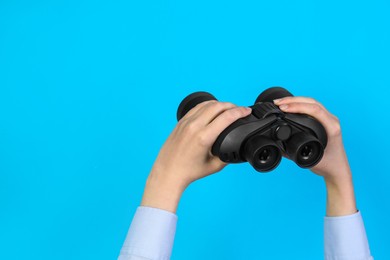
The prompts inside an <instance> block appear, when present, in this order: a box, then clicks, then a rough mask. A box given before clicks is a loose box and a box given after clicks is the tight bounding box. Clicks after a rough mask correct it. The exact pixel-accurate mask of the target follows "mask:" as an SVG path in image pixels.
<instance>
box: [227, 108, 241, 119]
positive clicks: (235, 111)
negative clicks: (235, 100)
mask: <svg viewBox="0 0 390 260" xmlns="http://www.w3.org/2000/svg"><path fill="white" fill-rule="evenodd" d="M241 115H242V112H241V110H240V109H231V110H229V113H227V118H228V119H229V120H234V119H236V118H237V117H239V116H241Z"/></svg>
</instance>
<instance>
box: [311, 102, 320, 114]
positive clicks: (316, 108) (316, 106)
mask: <svg viewBox="0 0 390 260" xmlns="http://www.w3.org/2000/svg"><path fill="white" fill-rule="evenodd" d="M311 109H312V111H313V113H315V114H319V113H321V112H322V107H321V106H320V105H319V104H317V103H315V104H312V106H311Z"/></svg>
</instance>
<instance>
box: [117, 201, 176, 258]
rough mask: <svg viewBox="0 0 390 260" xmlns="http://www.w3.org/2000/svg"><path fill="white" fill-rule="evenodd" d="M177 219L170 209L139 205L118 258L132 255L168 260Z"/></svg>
mask: <svg viewBox="0 0 390 260" xmlns="http://www.w3.org/2000/svg"><path fill="white" fill-rule="evenodd" d="M177 219H178V217H177V215H176V214H174V213H172V212H170V211H166V210H162V209H158V208H152V207H146V206H139V207H138V208H137V211H136V213H135V215H134V217H133V221H132V222H131V225H130V228H129V231H128V233H127V236H126V240H125V242H124V244H123V246H122V249H121V252H120V256H119V258H118V260H125V259H131V257H132V256H138V257H144V258H147V259H156V260H169V259H170V257H171V253H172V248H173V241H174V238H175V232H176V223H177Z"/></svg>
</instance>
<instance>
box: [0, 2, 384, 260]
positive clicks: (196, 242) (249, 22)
mask: <svg viewBox="0 0 390 260" xmlns="http://www.w3.org/2000/svg"><path fill="white" fill-rule="evenodd" d="M389 13H390V4H389V1H387V0H384V1H370V2H369V3H368V2H367V1H323V2H319V1H280V0H279V1H267V2H266V1H237V2H234V1H199V0H198V1H85V0H84V1H7V0H3V1H1V2H0V259H8V260H10V259H115V258H116V257H117V256H118V254H119V250H120V248H121V246H122V243H123V241H124V238H125V235H126V233H127V230H128V227H129V225H130V222H131V220H132V217H133V214H134V212H135V210H136V208H137V206H138V205H139V203H140V200H141V197H142V193H143V188H144V183H145V180H146V178H147V176H148V173H149V170H150V168H151V166H152V164H153V161H154V159H155V157H156V155H157V153H158V151H159V148H160V147H161V145H162V144H163V143H164V141H165V139H166V138H167V136H168V135H169V133H170V132H171V130H172V129H173V128H174V126H175V123H176V121H175V119H176V118H175V116H176V109H177V106H178V104H179V103H180V101H181V99H182V98H183V97H185V96H186V95H187V94H189V93H191V92H193V91H197V90H205V91H209V92H211V93H213V94H214V95H215V96H217V97H218V98H219V99H220V100H223V101H231V102H233V103H236V104H238V105H251V104H252V102H253V101H254V100H255V99H256V97H257V95H258V94H259V93H260V92H261V91H262V90H264V89H265V88H267V87H270V86H274V85H281V86H284V87H286V88H288V89H289V90H290V91H291V92H293V93H294V94H295V95H303V96H311V97H314V98H316V99H317V100H319V101H320V102H322V103H323V104H324V105H325V106H326V107H327V108H328V109H329V110H330V111H331V112H332V113H334V114H335V115H337V116H338V117H339V118H340V119H341V123H342V131H343V136H344V143H345V146H346V150H347V153H348V156H349V159H350V164H351V167H352V170H353V175H354V183H355V188H356V195H357V202H358V207H359V209H360V210H361V211H362V214H363V217H364V220H365V225H366V229H367V233H368V237H369V240H370V247H371V250H372V253H373V255H374V256H375V257H376V259H389V258H390V254H389V252H388V245H389V244H390V239H389V234H390V225H389V220H388V219H389V214H390V204H389V198H390V189H389V187H390V186H389V184H390V176H389V167H388V165H389V163H388V160H389V146H390V141H389V127H390V125H389V114H388V111H389V94H390V90H389V88H390V79H389V72H390V64H389V58H390V51H389V46H390V33H389V28H390V18H389V17H390V16H389ZM177 214H178V216H179V220H178V229H177V235H176V240H175V246H174V250H173V256H172V259H186V260H188V259H322V258H323V256H322V255H323V216H324V214H325V187H324V184H323V181H322V180H321V178H320V177H317V176H315V175H313V174H311V173H310V172H309V171H308V170H303V169H300V168H298V167H297V166H296V165H295V164H293V163H292V162H290V161H287V160H286V159H284V160H283V161H282V163H281V165H280V166H279V167H278V168H277V169H276V170H275V171H273V172H271V173H268V174H260V173H257V172H255V171H254V170H253V169H252V168H251V167H250V166H249V165H248V164H239V165H229V166H228V167H226V168H225V169H224V170H223V171H222V172H221V173H219V174H216V175H213V176H211V177H208V178H205V179H202V180H200V181H198V182H196V183H194V184H192V185H191V186H190V187H189V188H188V189H187V190H186V191H185V193H184V195H183V198H182V200H181V202H180V205H179V209H178V212H177ZM386 247H387V248H386Z"/></svg>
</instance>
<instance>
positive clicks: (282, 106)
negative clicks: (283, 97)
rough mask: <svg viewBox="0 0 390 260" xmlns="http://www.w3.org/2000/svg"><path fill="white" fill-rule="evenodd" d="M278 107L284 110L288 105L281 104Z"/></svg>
mask: <svg viewBox="0 0 390 260" xmlns="http://www.w3.org/2000/svg"><path fill="white" fill-rule="evenodd" d="M279 108H280V109H282V110H286V109H287V108H288V105H281V106H280V107H279Z"/></svg>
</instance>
